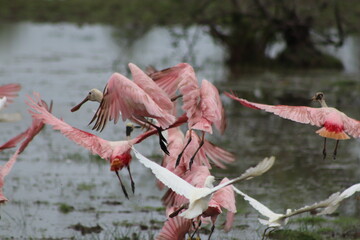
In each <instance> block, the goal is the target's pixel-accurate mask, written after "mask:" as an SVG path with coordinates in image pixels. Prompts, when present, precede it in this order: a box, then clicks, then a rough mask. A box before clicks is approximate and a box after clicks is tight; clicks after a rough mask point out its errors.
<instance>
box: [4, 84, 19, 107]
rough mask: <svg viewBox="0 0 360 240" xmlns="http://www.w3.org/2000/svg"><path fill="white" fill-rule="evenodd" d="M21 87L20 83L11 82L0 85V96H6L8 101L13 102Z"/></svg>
mask: <svg viewBox="0 0 360 240" xmlns="http://www.w3.org/2000/svg"><path fill="white" fill-rule="evenodd" d="M20 89H21V85H20V84H16V83H10V84H6V85H2V86H0V98H2V97H6V98H7V102H8V103H12V102H13V100H14V98H15V97H17V96H18V94H17V93H18V92H19V91H20Z"/></svg>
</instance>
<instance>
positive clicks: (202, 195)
mask: <svg viewBox="0 0 360 240" xmlns="http://www.w3.org/2000/svg"><path fill="white" fill-rule="evenodd" d="M132 149H133V152H134V153H135V156H136V158H137V159H138V160H139V161H140V162H141V163H142V164H143V165H144V166H145V167H147V168H150V169H151V171H152V172H153V173H154V175H155V176H156V178H158V179H159V180H160V181H161V182H163V183H164V184H165V185H166V186H168V187H169V188H171V189H172V190H173V191H174V192H176V193H177V194H179V195H182V196H184V197H186V198H187V199H189V207H188V209H187V210H186V211H184V212H182V213H180V214H179V216H182V217H184V218H188V219H193V218H195V217H197V216H199V215H201V214H202V213H203V212H204V211H205V210H206V209H207V208H208V207H209V202H210V200H211V197H212V195H213V193H215V192H216V191H218V190H220V189H221V188H224V187H226V186H228V185H230V184H233V183H234V182H238V181H243V180H247V179H250V178H253V177H255V176H259V175H261V174H263V173H264V172H266V171H267V170H269V169H270V168H271V167H272V165H273V164H274V161H275V158H274V157H270V158H265V159H264V160H263V161H261V162H260V163H259V164H258V165H257V166H256V167H252V168H249V169H247V170H246V171H245V173H243V174H242V175H241V176H239V177H237V178H234V179H232V180H230V181H228V182H225V183H223V184H219V185H217V186H216V187H213V185H212V184H213V182H214V180H215V178H214V176H208V177H207V178H206V180H205V184H204V187H200V188H199V187H194V186H193V185H191V184H190V183H188V182H187V181H185V180H184V179H182V178H180V177H179V176H177V175H176V174H174V173H172V172H171V171H169V170H167V169H166V168H164V167H162V166H160V165H158V164H157V163H155V162H153V161H151V160H149V159H147V158H146V157H144V156H143V155H142V154H141V153H139V152H138V151H137V150H136V149H135V148H134V147H132Z"/></svg>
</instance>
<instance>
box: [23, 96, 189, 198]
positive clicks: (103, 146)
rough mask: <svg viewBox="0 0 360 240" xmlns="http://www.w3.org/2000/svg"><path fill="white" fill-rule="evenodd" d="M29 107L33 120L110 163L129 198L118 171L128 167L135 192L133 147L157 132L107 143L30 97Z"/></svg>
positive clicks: (177, 122) (184, 119)
mask: <svg viewBox="0 0 360 240" xmlns="http://www.w3.org/2000/svg"><path fill="white" fill-rule="evenodd" d="M27 105H28V106H29V107H30V109H29V112H30V114H31V115H32V117H33V118H35V119H39V120H41V121H43V122H44V123H45V124H49V125H51V126H53V128H54V129H55V130H59V131H60V132H61V133H62V134H63V135H64V136H65V137H67V138H69V139H70V140H72V141H74V142H75V143H77V144H79V145H81V146H82V147H84V148H86V149H88V150H89V151H91V152H92V153H93V154H97V155H99V156H100V157H101V158H103V159H105V160H108V161H109V162H110V170H111V171H114V172H115V173H116V175H117V177H118V179H119V181H120V185H121V188H122V190H123V192H124V194H125V196H126V197H127V198H128V194H127V191H126V189H125V187H124V185H123V183H122V180H121V178H120V175H119V173H118V171H120V170H121V169H122V168H124V167H126V168H127V170H128V172H129V176H130V181H131V188H132V191H133V192H134V191H135V184H134V181H133V179H132V176H131V171H130V162H131V159H132V157H131V154H130V151H131V147H132V146H133V145H134V144H137V143H140V142H142V141H143V140H144V139H146V138H148V137H150V136H151V135H154V134H156V133H157V130H150V131H147V132H145V133H143V134H141V135H139V136H137V137H136V138H133V139H129V140H124V141H107V140H105V139H102V138H100V137H98V136H96V135H94V134H91V133H89V132H86V131H82V130H80V129H77V128H75V127H72V126H71V125H69V124H67V123H66V122H64V121H62V120H60V119H58V118H57V117H55V116H54V115H52V114H51V113H49V112H48V111H47V110H46V108H45V107H43V106H39V105H37V104H36V103H35V101H34V100H33V99H31V98H30V97H29V101H28V102H27ZM186 121H187V119H186V117H179V118H178V120H177V121H176V122H175V123H174V126H175V127H176V126H179V125H181V124H183V123H184V122H186Z"/></svg>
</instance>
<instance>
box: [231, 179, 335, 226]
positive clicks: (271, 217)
mask: <svg viewBox="0 0 360 240" xmlns="http://www.w3.org/2000/svg"><path fill="white" fill-rule="evenodd" d="M233 188H234V191H235V192H236V193H238V194H240V195H241V196H243V197H244V200H246V201H248V202H249V204H250V205H251V206H252V207H253V208H255V210H257V211H258V212H259V213H260V214H261V215H263V216H265V217H267V218H268V219H267V220H266V219H261V218H259V219H258V220H259V222H260V223H261V224H263V225H267V226H269V227H281V226H284V225H286V224H287V222H288V218H289V217H292V216H295V215H298V214H301V213H304V212H312V211H314V210H316V209H318V208H326V207H328V206H330V204H331V203H332V202H334V201H335V200H336V199H337V198H338V196H339V195H340V193H339V192H337V193H334V194H332V195H331V196H330V197H329V198H327V199H325V200H323V201H320V202H317V203H314V204H312V205H309V206H305V207H302V208H299V209H296V210H291V209H287V210H286V213H284V214H280V213H275V212H273V211H272V210H270V209H269V208H268V207H267V206H265V205H264V204H262V203H260V202H259V201H257V200H256V199H254V198H252V197H250V196H248V195H246V194H245V193H243V192H242V191H240V190H239V189H237V188H236V187H234V186H233Z"/></svg>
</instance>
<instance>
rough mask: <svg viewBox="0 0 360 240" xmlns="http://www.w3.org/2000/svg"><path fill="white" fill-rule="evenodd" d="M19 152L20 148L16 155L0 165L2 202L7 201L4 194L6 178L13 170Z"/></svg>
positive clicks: (0, 199)
mask: <svg viewBox="0 0 360 240" xmlns="http://www.w3.org/2000/svg"><path fill="white" fill-rule="evenodd" d="M19 154H20V153H19V149H18V150H16V152H15V153H14V155H13V156H12V157H11V158H10V159H9V160H8V161H7V162H6V163H5V164H4V165H3V166H0V203H5V202H6V201H7V198H6V197H5V196H4V194H3V187H4V178H5V177H6V176H7V175H8V174H9V172H10V171H11V169H12V167H13V166H14V164H15V162H16V159H17V157H18V156H19Z"/></svg>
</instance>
